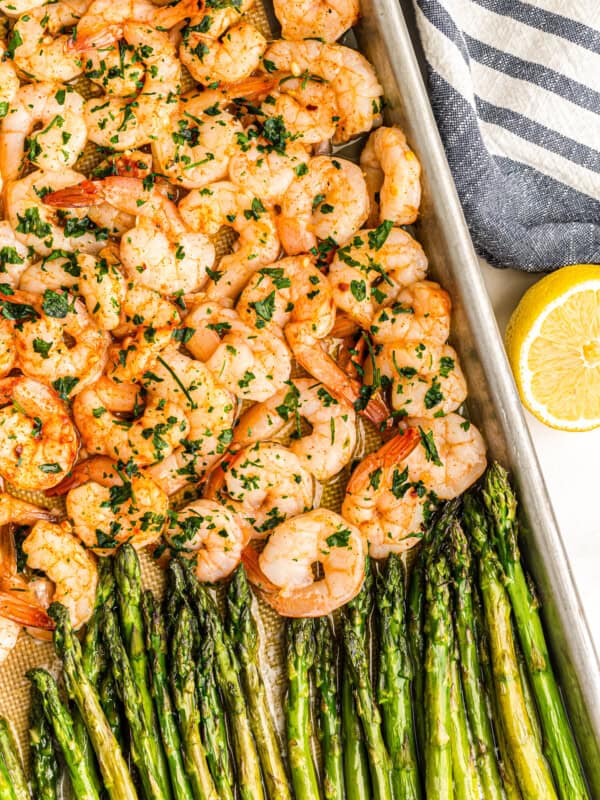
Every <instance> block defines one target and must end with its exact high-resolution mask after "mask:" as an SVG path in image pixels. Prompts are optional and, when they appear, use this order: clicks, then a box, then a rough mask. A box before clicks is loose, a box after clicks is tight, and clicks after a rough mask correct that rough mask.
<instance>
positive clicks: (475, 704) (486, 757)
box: [450, 520, 502, 800]
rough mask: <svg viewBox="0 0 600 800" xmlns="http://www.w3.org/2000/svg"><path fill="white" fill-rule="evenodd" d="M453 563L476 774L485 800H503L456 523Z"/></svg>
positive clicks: (467, 565) (465, 548)
mask: <svg viewBox="0 0 600 800" xmlns="http://www.w3.org/2000/svg"><path fill="white" fill-rule="evenodd" d="M450 561H451V568H452V575H453V578H454V625H455V632H456V643H457V646H458V650H459V654H460V669H461V677H462V687H463V693H464V701H465V706H466V710H467V716H468V720H469V724H470V727H471V733H472V736H473V744H474V747H475V754H476V759H477V770H478V773H479V779H480V781H481V787H482V789H483V794H484V797H485V798H486V800H502V779H501V777H500V772H499V770H498V764H497V762H496V755H495V744H494V734H493V730H492V724H491V720H490V717H489V715H488V705H487V704H488V702H489V700H488V698H487V696H486V688H485V686H484V683H483V679H482V675H481V667H480V662H479V652H478V646H477V638H476V636H477V632H476V629H475V613H474V610H473V585H472V580H471V570H472V565H471V551H470V549H469V544H468V542H467V537H466V536H465V533H464V531H463V529H462V527H461V525H460V523H459V522H458V521H457V520H455V521H454V522H453V523H452V525H451V527H450Z"/></svg>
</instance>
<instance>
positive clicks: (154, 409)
mask: <svg viewBox="0 0 600 800" xmlns="http://www.w3.org/2000/svg"><path fill="white" fill-rule="evenodd" d="M140 409H143V412H141V411H140ZM119 414H122V415H124V416H119ZM132 416H133V419H131V417H132ZM73 417H74V419H75V424H76V425H77V428H78V430H79V432H80V434H81V438H82V441H83V443H84V445H85V448H86V450H87V451H88V452H89V453H93V454H100V455H106V456H109V457H110V458H113V459H115V460H118V461H123V462H127V461H130V460H131V461H133V462H134V463H135V464H136V465H137V466H147V465H149V464H153V463H155V462H156V461H160V460H161V459H163V458H166V457H167V456H168V455H170V454H171V453H172V452H173V450H174V449H175V448H176V447H177V446H179V445H180V444H181V443H182V442H183V441H184V440H185V438H186V434H187V432H188V429H189V423H188V421H187V417H186V415H185V412H184V410H183V409H182V408H181V406H180V405H179V403H177V402H175V401H173V400H167V401H166V402H165V400H164V399H162V398H160V397H158V396H157V395H154V394H150V395H149V396H148V398H147V399H146V402H145V403H144V398H143V396H142V395H141V394H140V388H139V387H138V386H137V385H136V384H116V383H113V382H112V381H109V380H107V379H101V380H100V381H98V382H97V383H96V384H95V385H94V386H90V387H88V388H87V389H84V390H83V392H81V393H80V394H78V395H77V397H76V398H75V401H74V403H73Z"/></svg>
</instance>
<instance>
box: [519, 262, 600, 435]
mask: <svg viewBox="0 0 600 800" xmlns="http://www.w3.org/2000/svg"><path fill="white" fill-rule="evenodd" d="M506 349H507V352H508V358H509V360H510V363H511V366H512V369H513V372H514V375H515V380H516V382H517V386H518V388H519V393H520V395H521V400H522V401H523V403H524V405H525V406H526V407H527V408H528V409H529V410H530V411H531V413H532V414H534V415H535V416H536V417H537V418H538V419H539V420H541V421H542V422H544V423H545V424H546V425H550V426H551V427H553V428H560V429H561V430H565V431H586V430H590V429H591V428H596V427H598V426H600V266H596V265H593V264H586V265H584V264H576V265H574V266H571V267H563V268H562V269H559V270H557V271H556V272H553V273H552V274H551V275H547V276H546V277H545V278H542V280H540V281H538V283H536V284H534V285H533V286H532V287H531V288H530V289H529V290H528V291H527V292H525V294H524V295H523V297H522V299H521V302H520V303H519V305H518V306H517V308H516V309H515V311H514V312H513V315H512V317H511V318H510V322H509V323H508V328H507V329H506Z"/></svg>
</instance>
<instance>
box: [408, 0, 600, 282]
mask: <svg viewBox="0 0 600 800" xmlns="http://www.w3.org/2000/svg"><path fill="white" fill-rule="evenodd" d="M414 3H415V6H416V17H417V26H418V29H419V33H420V36H421V41H422V44H423V49H424V53H425V58H426V61H427V67H428V80H429V92H430V97H431V102H432V105H433V109H434V113H435V116H436V120H437V123H438V126H439V129H440V132H441V135H442V139H443V141H444V145H445V147H446V153H447V156H448V160H449V162H450V167H451V169H452V173H453V175H454V180H455V182H456V187H457V189H458V193H459V195H460V199H461V202H462V205H463V209H464V212H465V216H466V218H467V222H468V224H469V228H470V230H471V235H472V237H473V241H474V243H475V246H476V248H477V250H478V251H479V253H480V254H481V255H482V256H483V257H484V258H486V259H487V260H488V261H489V262H490V263H492V264H494V265H495V266H497V267H509V266H510V267H516V268H518V269H523V270H527V271H529V272H538V271H542V270H551V269H554V268H556V267H559V266H562V265H563V264H574V263H581V262H583V263H600V0H528V2H523V0H414Z"/></svg>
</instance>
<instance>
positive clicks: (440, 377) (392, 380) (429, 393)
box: [365, 342, 467, 417]
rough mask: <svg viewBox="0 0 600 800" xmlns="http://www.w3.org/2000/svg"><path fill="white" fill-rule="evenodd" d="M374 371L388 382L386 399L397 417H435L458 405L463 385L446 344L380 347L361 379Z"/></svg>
mask: <svg viewBox="0 0 600 800" xmlns="http://www.w3.org/2000/svg"><path fill="white" fill-rule="evenodd" d="M373 367H375V369H377V370H378V372H379V375H380V376H381V378H382V382H385V383H389V387H390V399H391V402H392V407H393V408H394V409H395V411H398V412H400V415H401V416H411V417H439V416H443V415H444V414H449V413H450V412H451V411H456V409H457V408H458V407H459V406H461V405H462V404H463V403H464V401H465V399H466V397H467V383H466V381H465V376H464V375H463V372H462V370H461V368H460V364H459V361H458V357H457V355H456V352H455V351H454V350H453V349H452V347H450V346H449V345H439V344H429V343H428V342H418V343H415V342H412V343H410V344H404V343H402V342H398V343H397V344H384V345H380V347H378V348H377V349H376V353H375V357H374V359H373V360H372V361H367V362H366V364H365V377H366V378H367V380H369V379H371V378H372V374H371V373H372V369H373Z"/></svg>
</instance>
